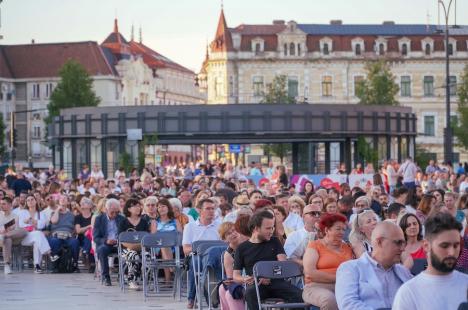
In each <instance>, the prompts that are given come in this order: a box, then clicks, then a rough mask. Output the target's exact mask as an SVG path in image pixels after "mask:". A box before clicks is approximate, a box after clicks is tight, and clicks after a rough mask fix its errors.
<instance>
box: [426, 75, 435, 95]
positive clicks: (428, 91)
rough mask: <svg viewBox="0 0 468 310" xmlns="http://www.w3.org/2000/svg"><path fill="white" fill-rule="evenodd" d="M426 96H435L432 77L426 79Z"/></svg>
mask: <svg viewBox="0 0 468 310" xmlns="http://www.w3.org/2000/svg"><path fill="white" fill-rule="evenodd" d="M424 96H425V97H432V96H434V77H433V76H432V75H429V76H425V77H424Z"/></svg>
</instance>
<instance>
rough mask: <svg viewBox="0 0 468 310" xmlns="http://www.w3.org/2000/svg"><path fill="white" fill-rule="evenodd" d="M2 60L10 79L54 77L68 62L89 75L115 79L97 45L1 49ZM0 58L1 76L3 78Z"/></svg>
mask: <svg viewBox="0 0 468 310" xmlns="http://www.w3.org/2000/svg"><path fill="white" fill-rule="evenodd" d="M0 49H1V50H2V51H3V56H4V60H6V62H7V64H9V65H10V75H11V77H12V78H16V79H21V78H43V77H57V76H58V75H59V73H58V72H59V70H60V68H61V67H62V66H63V64H64V63H65V62H67V61H68V60H69V59H74V60H76V61H77V62H79V63H80V64H82V65H83V66H84V67H85V69H86V71H88V73H89V74H90V75H92V76H93V75H114V73H113V70H112V68H111V66H110V65H109V63H108V62H107V60H106V58H105V56H104V54H103V52H102V50H101V48H100V46H99V45H98V44H97V43H96V42H92V41H87V42H69V43H48V44H25V45H4V46H0ZM1 58H2V57H1V55H0V75H1V76H6V77H7V75H6V74H5V72H4V70H3V69H1V68H2V67H3V66H2V65H1V64H2V60H1Z"/></svg>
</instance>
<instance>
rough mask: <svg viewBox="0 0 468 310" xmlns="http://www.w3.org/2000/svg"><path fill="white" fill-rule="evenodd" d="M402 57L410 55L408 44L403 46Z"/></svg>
mask: <svg viewBox="0 0 468 310" xmlns="http://www.w3.org/2000/svg"><path fill="white" fill-rule="evenodd" d="M401 55H403V56H406V55H408V45H407V44H406V43H403V44H402V45H401Z"/></svg>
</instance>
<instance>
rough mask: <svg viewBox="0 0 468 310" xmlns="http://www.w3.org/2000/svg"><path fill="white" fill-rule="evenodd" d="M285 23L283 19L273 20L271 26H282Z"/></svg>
mask: <svg viewBox="0 0 468 310" xmlns="http://www.w3.org/2000/svg"><path fill="white" fill-rule="evenodd" d="M284 24H285V21H284V19H275V20H273V25H284Z"/></svg>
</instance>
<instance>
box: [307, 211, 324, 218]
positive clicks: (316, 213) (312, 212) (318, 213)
mask: <svg viewBox="0 0 468 310" xmlns="http://www.w3.org/2000/svg"><path fill="white" fill-rule="evenodd" d="M304 214H308V215H311V216H313V217H320V216H321V215H322V212H320V211H310V212H307V213H304Z"/></svg>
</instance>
